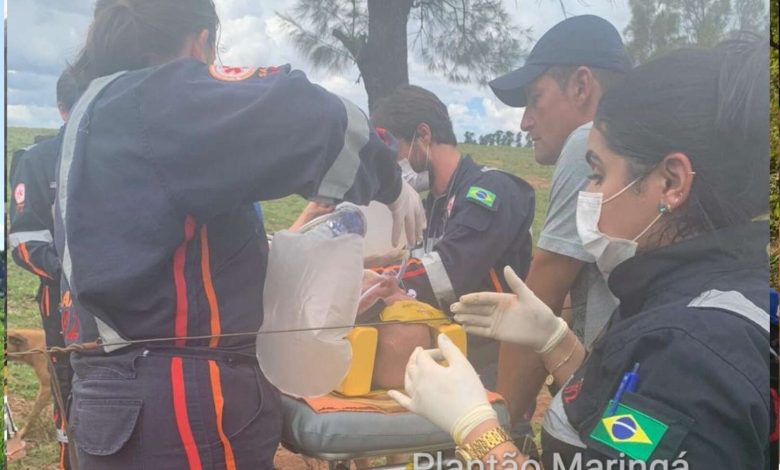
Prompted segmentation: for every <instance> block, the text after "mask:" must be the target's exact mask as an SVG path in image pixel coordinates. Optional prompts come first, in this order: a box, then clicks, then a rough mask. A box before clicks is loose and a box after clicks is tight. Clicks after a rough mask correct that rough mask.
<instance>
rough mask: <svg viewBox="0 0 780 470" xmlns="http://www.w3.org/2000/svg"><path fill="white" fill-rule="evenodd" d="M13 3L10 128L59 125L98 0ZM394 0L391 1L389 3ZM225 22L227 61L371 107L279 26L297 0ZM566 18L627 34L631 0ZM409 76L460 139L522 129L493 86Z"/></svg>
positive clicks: (538, 20) (554, 5)
mask: <svg viewBox="0 0 780 470" xmlns="http://www.w3.org/2000/svg"><path fill="white" fill-rule="evenodd" d="M7 1H8V125H9V126H19V127H46V128H56V127H59V126H60V124H61V122H60V118H59V114H58V113H57V110H56V107H55V84H56V80H57V77H58V76H59V74H60V72H61V71H62V69H63V67H64V65H65V61H66V60H70V59H72V58H73V57H74V55H75V54H76V53H77V52H78V50H79V49H80V47H81V46H82V45H83V41H84V38H85V36H86V32H87V28H88V25H89V20H90V16H91V13H92V7H93V5H94V0H67V1H64V0H7ZM388 1H392V0H388ZM215 3H216V5H217V10H218V13H219V16H220V19H221V21H222V34H221V39H220V44H219V46H220V58H221V60H222V63H223V64H225V65H252V66H265V65H279V64H284V63H290V64H292V65H293V67H294V68H298V69H301V70H303V71H304V72H306V74H307V75H308V76H309V78H310V79H311V80H312V81H314V82H316V83H319V84H321V85H322V86H324V87H325V88H327V89H328V90H330V91H332V92H334V93H337V94H339V95H342V96H344V97H346V98H348V99H350V100H352V101H354V102H355V103H357V104H358V105H359V106H361V107H362V108H363V109H367V98H366V93H365V90H364V88H363V85H362V83H356V80H357V78H358V72H357V69H356V68H355V67H351V68H349V69H347V70H343V71H341V72H340V73H329V72H323V71H319V70H313V68H312V67H311V65H310V64H309V63H308V62H307V61H306V59H305V57H303V56H302V55H301V54H299V53H298V52H297V51H296V50H295V48H294V47H293V46H292V44H290V41H289V40H288V38H287V37H286V36H285V34H284V33H283V32H282V31H281V29H280V21H279V19H278V18H277V17H276V15H275V12H276V11H286V10H288V9H289V8H290V7H291V6H292V5H293V4H294V1H293V0H262V1H260V0H215ZM504 3H505V7H506V8H507V10H508V11H509V12H510V13H511V16H512V19H513V21H514V22H515V24H516V25H518V26H519V27H521V28H532V37H533V38H538V37H539V36H541V34H543V33H544V32H545V31H546V30H547V29H549V28H550V27H552V26H553V25H554V24H555V23H557V22H559V21H561V20H563V19H564V15H563V12H562V11H561V7H560V3H559V0H504ZM564 3H565V5H566V8H567V12H568V13H569V15H574V14H584V13H592V14H597V15H600V16H602V17H604V18H606V19H607V20H609V21H611V22H612V23H613V24H614V25H615V26H616V27H617V28H618V30H619V31H621V32H622V31H623V29H624V28H625V26H626V25H627V24H628V21H629V16H630V14H629V9H628V1H627V0H564ZM529 49H530V47H529ZM409 81H410V83H412V84H415V85H420V86H422V87H425V88H427V89H429V90H431V91H433V92H434V93H436V94H437V95H438V96H439V97H440V98H441V99H442V101H444V103H446V104H447V106H448V108H449V111H450V115H451V116H452V119H453V123H454V125H455V132H456V134H457V136H458V138H459V139H462V138H463V133H464V132H465V131H472V132H474V133H475V134H476V135H477V136H479V135H480V134H484V133H488V132H492V131H494V130H496V129H502V130H511V131H513V132H517V131H518V130H519V129H520V118H521V117H522V110H521V109H512V108H509V107H507V106H505V105H503V104H501V103H500V102H499V101H498V100H497V99H496V98H495V97H494V96H493V95H492V93H491V91H490V89H489V88H486V87H480V86H477V85H454V84H450V83H448V82H447V81H446V80H444V79H443V78H442V77H440V76H438V75H435V74H433V73H431V72H428V71H426V70H425V68H424V67H423V66H422V65H421V63H420V62H419V60H418V58H417V57H415V56H414V55H412V54H410V57H409Z"/></svg>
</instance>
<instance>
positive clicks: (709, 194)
mask: <svg viewBox="0 0 780 470" xmlns="http://www.w3.org/2000/svg"><path fill="white" fill-rule="evenodd" d="M768 93H769V43H768V40H767V39H766V38H763V37H759V36H756V35H752V34H743V35H742V37H741V38H739V39H735V40H730V41H727V42H724V43H721V44H720V45H718V46H717V47H715V48H713V49H683V50H679V51H676V52H673V53H670V54H668V55H666V56H663V57H661V58H659V59H656V60H653V61H651V62H648V63H646V64H644V65H641V66H639V67H637V68H635V69H634V70H633V71H631V72H630V73H629V74H628V76H627V77H626V80H625V82H624V83H623V84H621V85H618V86H617V87H615V88H613V89H611V90H609V91H608V92H607V93H606V94H605V95H604V97H603V98H602V100H601V102H600V103H599V109H598V111H597V113H596V118H595V126H596V127H597V128H598V129H599V130H600V131H601V132H602V134H603V135H604V138H605V140H606V143H607V145H608V146H609V148H610V149H611V150H612V151H614V152H615V153H617V154H619V155H622V156H624V157H625V158H626V159H627V160H628V163H629V167H630V168H631V170H632V174H631V175H629V180H631V179H634V178H637V177H640V176H642V175H645V174H647V173H648V172H649V171H651V170H652V169H653V167H655V166H656V165H657V164H659V163H660V162H661V161H662V160H663V159H664V157H666V156H667V155H669V154H670V153H675V152H680V153H684V154H685V155H687V156H688V158H689V159H690V161H691V165H692V167H693V170H694V171H695V172H696V176H695V177H694V180H693V186H692V188H691V194H690V196H689V198H688V202H687V204H686V205H685V206H684V207H683V208H681V209H680V210H678V211H675V212H674V213H673V214H672V217H673V225H672V228H673V229H674V230H675V231H676V232H677V235H678V236H680V237H685V236H688V235H690V234H694V233H700V232H704V231H708V230H713V229H717V228H722V227H727V226H730V225H735V224H739V223H744V222H747V221H749V220H751V219H752V218H755V217H757V216H760V215H764V214H766V213H767V211H768V210H769V203H768V200H769V193H768V191H769V189H768V186H769V185H768V176H767V175H768V168H769V124H768V122H769V95H768Z"/></svg>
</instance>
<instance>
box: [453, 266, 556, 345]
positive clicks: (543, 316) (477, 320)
mask: <svg viewBox="0 0 780 470" xmlns="http://www.w3.org/2000/svg"><path fill="white" fill-rule="evenodd" d="M504 278H505V279H506V282H507V284H509V287H510V288H511V289H512V291H513V292H514V294H498V293H495V292H479V293H475V294H468V295H464V296H463V297H461V298H460V302H456V303H454V304H452V306H451V307H450V310H452V313H454V314H455V321H457V322H459V323H461V324H462V325H463V328H464V329H465V330H466V331H467V332H469V333H473V334H476V335H480V336H487V337H490V338H495V339H497V340H500V341H507V342H510V343H516V344H522V345H524V346H531V347H532V348H534V350H535V351H536V352H538V353H541V354H544V353H546V352H548V351H550V350H552V348H554V347H555V346H556V345H557V344H558V343H560V342H561V340H563V338H564V337H565V336H566V332H567V331H569V328H568V326H567V325H566V322H565V321H564V320H563V319H562V318H560V317H556V316H555V314H554V313H553V312H552V310H550V307H548V306H547V305H545V303H544V302H542V301H541V300H539V298H538V297H537V296H536V295H535V294H534V293H533V292H531V289H529V288H528V286H526V285H525V283H524V282H523V281H522V280H521V279H520V278H519V277H518V276H517V274H515V272H514V271H513V270H512V268H510V267H509V266H507V267H505V268H504Z"/></svg>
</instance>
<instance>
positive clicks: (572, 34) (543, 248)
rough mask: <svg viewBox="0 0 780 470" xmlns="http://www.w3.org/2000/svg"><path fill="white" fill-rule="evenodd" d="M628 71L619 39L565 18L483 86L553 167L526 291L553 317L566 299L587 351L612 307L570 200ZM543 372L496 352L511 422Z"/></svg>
mask: <svg viewBox="0 0 780 470" xmlns="http://www.w3.org/2000/svg"><path fill="white" fill-rule="evenodd" d="M629 68H630V60H629V59H628V56H627V54H626V51H625V47H624V45H623V41H622V39H621V37H620V34H619V33H618V32H617V30H616V29H615V27H614V26H612V25H611V24H610V23H609V22H607V21H606V20H604V19H602V18H599V17H597V16H593V15H583V16H575V17H572V18H568V19H566V20H564V21H562V22H560V23H558V24H557V25H555V26H553V27H552V28H551V29H550V30H549V31H547V32H546V33H545V34H544V35H543V36H542V37H541V39H539V41H538V42H537V43H536V45H535V46H534V48H533V50H532V51H531V53H530V54H529V56H528V60H527V61H526V62H525V64H524V65H523V67H520V68H519V69H517V70H514V71H512V72H510V73H508V74H506V75H503V76H501V77H498V78H496V79H495V80H493V81H492V82H490V87H491V89H492V90H493V92H494V93H495V95H496V96H497V97H498V99H499V100H501V101H502V102H503V103H504V104H507V105H509V106H512V107H518V108H521V107H524V108H525V112H524V114H523V119H522V122H521V128H522V130H523V131H525V132H527V133H529V134H530V137H531V139H532V140H533V142H534V156H535V158H536V161H537V162H539V163H541V164H542V165H555V172H554V173H553V179H552V186H551V189H550V205H549V208H548V211H547V218H546V220H545V224H544V227H543V228H542V232H541V234H540V237H539V241H538V243H537V250H535V253H534V257H533V261H532V264H531V268H530V272H529V274H528V280H527V284H528V287H529V288H531V290H533V291H534V293H535V294H536V295H537V296H538V297H539V298H540V299H542V300H543V301H544V302H545V303H546V304H547V305H548V306H550V308H552V310H553V311H554V312H556V314H558V315H560V313H561V311H562V309H563V304H564V300H565V298H566V295H567V294H570V296H571V305H572V307H571V309H572V315H571V322H572V329H573V330H574V331H575V332H576V333H577V336H578V337H579V338H580V340H581V341H582V343H583V344H584V345H585V346H586V347H590V345H591V343H592V342H593V341H594V339H595V338H596V335H597V334H598V332H599V331H600V330H601V328H602V327H603V326H604V324H605V323H606V321H607V319H608V318H609V316H610V315H611V314H612V312H613V310H614V309H615V307H616V306H617V300H615V298H614V297H613V296H612V294H611V293H610V292H609V290H608V288H607V285H606V282H605V279H604V277H603V276H602V275H601V273H600V272H599V270H598V268H597V267H596V264H595V260H594V259H593V257H592V256H591V255H590V254H588V252H586V251H585V249H584V248H583V246H582V241H581V240H580V237H579V235H578V234H577V225H576V217H575V214H576V209H577V195H578V193H579V192H580V191H581V190H584V189H585V186H587V183H588V176H589V175H590V173H591V171H590V168H589V167H588V165H587V163H586V161H585V153H586V151H587V146H586V144H587V137H588V133H589V131H590V129H591V125H592V123H591V121H592V120H593V117H594V116H595V113H596V108H597V106H598V103H599V100H600V99H601V96H602V95H603V94H604V92H605V91H606V90H607V89H608V88H609V87H610V86H612V85H614V84H615V83H616V82H619V81H621V80H622V77H623V76H624V74H625V72H626V71H628V69H629ZM544 374H545V372H544V368H543V367H542V364H541V361H539V359H538V358H537V356H536V355H535V354H533V352H531V351H528V350H526V349H524V348H523V347H521V346H517V345H510V344H502V347H501V354H500V359H499V374H498V384H497V390H498V392H499V393H501V394H502V395H503V396H504V397H505V398H506V399H507V402H508V403H509V406H510V411H511V413H512V418H513V421H515V422H517V421H521V420H523V418H527V416H526V414H527V412H528V411H529V410H532V409H533V405H534V403H535V398H536V395H537V393H538V391H539V388H540V386H541V384H542V380H543V377H544Z"/></svg>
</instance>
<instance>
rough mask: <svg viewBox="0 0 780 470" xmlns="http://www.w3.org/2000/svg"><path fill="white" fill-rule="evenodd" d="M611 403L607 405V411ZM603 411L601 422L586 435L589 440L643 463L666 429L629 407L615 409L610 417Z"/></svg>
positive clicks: (649, 417) (658, 422)
mask: <svg viewBox="0 0 780 470" xmlns="http://www.w3.org/2000/svg"><path fill="white" fill-rule="evenodd" d="M611 406H612V401H610V404H609V405H607V410H608V409H609V408H610V407H611ZM606 414H607V412H606V410H605V411H604V415H602V418H601V420H600V421H599V423H598V424H597V425H596V427H595V429H593V432H592V433H590V437H591V439H594V440H596V441H598V442H601V443H602V444H606V445H607V446H609V447H611V448H613V449H615V450H617V451H618V452H622V453H624V454H626V455H628V456H629V457H631V458H633V459H637V460H642V461H644V462H647V460H648V459H649V458H650V456H651V455H652V453H653V451H654V450H655V448H656V447H658V444H659V443H660V442H661V439H662V438H663V437H664V434H666V431H667V430H668V429H669V426H667V425H666V424H664V423H662V422H660V421H658V420H657V419H655V418H653V417H651V416H648V415H646V414H644V413H642V412H640V411H637V410H635V409H633V408H631V407H628V406H626V405H623V404H622V403H621V404H619V405H618V408H617V411H616V412H615V414H614V415H612V416H606Z"/></svg>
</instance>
